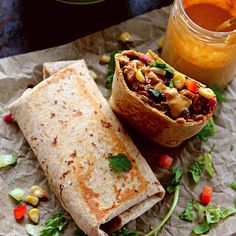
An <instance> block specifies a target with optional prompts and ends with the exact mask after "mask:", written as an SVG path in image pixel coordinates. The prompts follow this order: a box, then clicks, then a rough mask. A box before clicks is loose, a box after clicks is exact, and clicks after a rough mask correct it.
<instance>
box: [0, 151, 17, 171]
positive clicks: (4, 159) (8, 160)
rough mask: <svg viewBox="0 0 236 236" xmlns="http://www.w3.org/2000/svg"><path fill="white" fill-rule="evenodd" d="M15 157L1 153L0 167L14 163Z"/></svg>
mask: <svg viewBox="0 0 236 236" xmlns="http://www.w3.org/2000/svg"><path fill="white" fill-rule="evenodd" d="M16 161H17V157H16V156H14V155H9V154H5V155H4V154H2V155H0V168H3V167H7V166H13V165H15V164H16Z"/></svg>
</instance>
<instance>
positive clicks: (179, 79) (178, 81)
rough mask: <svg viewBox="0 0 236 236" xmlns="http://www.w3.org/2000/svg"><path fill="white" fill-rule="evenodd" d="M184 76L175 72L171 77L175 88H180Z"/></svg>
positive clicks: (182, 85) (184, 79) (183, 83)
mask: <svg viewBox="0 0 236 236" xmlns="http://www.w3.org/2000/svg"><path fill="white" fill-rule="evenodd" d="M185 81H186V78H185V76H184V75H182V74H180V73H176V74H175V75H174V77H173V82H174V86H175V88H177V89H182V88H183V87H184V85H185Z"/></svg>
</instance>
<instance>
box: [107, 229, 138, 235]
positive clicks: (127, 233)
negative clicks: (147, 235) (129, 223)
mask: <svg viewBox="0 0 236 236" xmlns="http://www.w3.org/2000/svg"><path fill="white" fill-rule="evenodd" d="M139 235H140V233H139V232H137V231H133V232H130V231H129V230H128V229H127V228H126V227H123V228H122V229H121V230H120V231H117V232H115V233H112V234H111V236H139Z"/></svg>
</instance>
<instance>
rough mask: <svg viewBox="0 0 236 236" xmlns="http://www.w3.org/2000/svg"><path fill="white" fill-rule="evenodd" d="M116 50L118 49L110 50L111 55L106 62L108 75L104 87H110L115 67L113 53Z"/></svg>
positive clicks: (114, 53)
mask: <svg viewBox="0 0 236 236" xmlns="http://www.w3.org/2000/svg"><path fill="white" fill-rule="evenodd" d="M117 52H118V50H113V51H112V52H111V57H110V58H111V59H110V62H109V64H108V76H107V78H106V80H105V88H107V89H111V87H112V81H113V76H114V73H115V68H116V62H115V55H116V53H117Z"/></svg>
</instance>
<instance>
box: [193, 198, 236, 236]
mask: <svg viewBox="0 0 236 236" xmlns="http://www.w3.org/2000/svg"><path fill="white" fill-rule="evenodd" d="M194 207H195V209H196V210H197V211H198V216H199V218H200V222H201V221H203V223H201V224H200V225H198V226H196V227H194V229H193V232H194V233H195V234H198V235H200V234H203V233H207V232H208V231H209V230H210V228H211V225H212V224H216V223H218V222H219V221H220V220H221V219H225V218H227V217H228V216H230V215H233V214H235V213H236V208H235V207H228V208H223V207H221V206H218V205H213V204H208V205H207V206H203V205H201V204H200V203H199V202H196V201H195V202H194Z"/></svg>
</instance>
